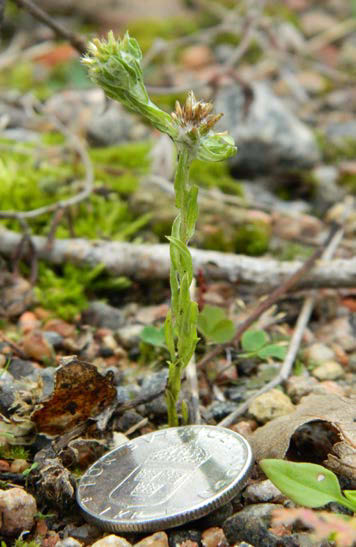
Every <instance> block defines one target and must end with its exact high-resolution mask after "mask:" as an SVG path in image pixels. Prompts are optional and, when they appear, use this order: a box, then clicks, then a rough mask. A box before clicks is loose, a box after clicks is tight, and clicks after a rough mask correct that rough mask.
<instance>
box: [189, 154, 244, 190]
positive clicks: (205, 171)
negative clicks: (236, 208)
mask: <svg viewBox="0 0 356 547" xmlns="http://www.w3.org/2000/svg"><path fill="white" fill-rule="evenodd" d="M190 178H191V180H192V181H193V182H195V183H196V184H198V185H199V186H202V187H203V188H220V190H222V191H223V192H225V193H226V194H233V195H235V196H240V197H241V196H243V189H242V186H241V185H240V184H239V183H238V182H237V180H236V179H234V178H233V177H232V176H231V175H230V173H229V168H228V164H227V162H216V163H211V162H207V161H200V160H195V161H193V163H192V167H191V170H190Z"/></svg>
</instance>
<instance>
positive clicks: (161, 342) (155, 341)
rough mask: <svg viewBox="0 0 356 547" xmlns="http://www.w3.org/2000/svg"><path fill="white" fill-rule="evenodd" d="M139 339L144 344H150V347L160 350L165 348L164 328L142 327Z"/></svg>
mask: <svg viewBox="0 0 356 547" xmlns="http://www.w3.org/2000/svg"><path fill="white" fill-rule="evenodd" d="M140 339H141V340H142V342H146V344H151V345H152V346H158V347H161V348H164V347H166V345H165V336H164V327H161V328H159V329H157V328H156V327H152V326H150V325H149V326H147V327H144V328H143V329H142V331H141V332H140Z"/></svg>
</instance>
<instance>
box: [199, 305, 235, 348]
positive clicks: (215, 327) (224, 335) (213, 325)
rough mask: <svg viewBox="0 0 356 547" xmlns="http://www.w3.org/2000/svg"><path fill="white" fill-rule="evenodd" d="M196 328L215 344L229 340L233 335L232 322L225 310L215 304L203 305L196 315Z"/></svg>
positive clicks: (233, 327) (208, 340)
mask: <svg viewBox="0 0 356 547" xmlns="http://www.w3.org/2000/svg"><path fill="white" fill-rule="evenodd" d="M197 326H198V330H199V332H200V333H201V334H202V335H203V336H204V338H205V339H206V340H207V342H213V343H215V344H224V343H225V342H229V341H230V340H231V339H232V338H233V337H234V335H235V330H236V329H235V325H234V323H233V322H232V321H231V320H230V319H228V318H227V317H226V314H225V311H224V310H223V309H222V308H218V307H216V306H204V309H203V310H202V311H201V312H200V313H199V316H198V324H197Z"/></svg>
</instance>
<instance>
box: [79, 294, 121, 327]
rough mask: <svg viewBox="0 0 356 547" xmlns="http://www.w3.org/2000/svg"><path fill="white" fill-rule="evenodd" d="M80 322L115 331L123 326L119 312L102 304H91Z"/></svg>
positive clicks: (97, 302)
mask: <svg viewBox="0 0 356 547" xmlns="http://www.w3.org/2000/svg"><path fill="white" fill-rule="evenodd" d="M82 322H83V323H84V324H87V325H92V326H93V327H103V328H106V329H111V330H115V329H118V328H120V327H121V326H122V325H123V324H124V316H123V314H122V312H121V311H120V310H118V309H117V308H114V307H113V306H109V305H108V304H105V303H104V302H100V301H95V302H91V303H90V305H89V307H88V308H87V309H86V310H84V311H83V313H82Z"/></svg>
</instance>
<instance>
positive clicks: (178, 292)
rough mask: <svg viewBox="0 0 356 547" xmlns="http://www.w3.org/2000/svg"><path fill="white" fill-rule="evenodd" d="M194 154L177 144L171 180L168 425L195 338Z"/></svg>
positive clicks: (175, 422) (174, 423)
mask: <svg viewBox="0 0 356 547" xmlns="http://www.w3.org/2000/svg"><path fill="white" fill-rule="evenodd" d="M193 158H194V150H192V148H191V147H190V146H188V145H186V144H180V145H179V147H178V165H177V171H176V177H175V181H174V189H175V193H176V207H177V209H178V215H177V217H176V219H175V221H174V223H173V226H172V234H171V237H170V238H169V241H170V254H171V271H170V283H171V300H172V304H171V311H170V312H169V314H168V315H167V319H166V324H165V335H166V342H167V346H168V348H169V351H170V356H171V360H170V362H169V374H168V381H167V388H166V401H167V408H168V425H170V426H177V425H178V414H177V408H176V405H177V401H178V397H179V393H180V386H181V375H182V371H183V369H184V368H185V367H186V366H187V365H188V363H189V361H190V359H191V357H192V355H193V353H194V350H195V346H196V343H197V340H198V338H197V330H196V323H197V314H198V309H197V305H196V303H195V302H193V301H192V300H191V298H190V294H189V287H190V285H191V283H192V279H193V265H192V257H191V255H190V252H189V249H188V242H189V240H190V238H191V237H192V235H193V233H194V229H195V222H196V218H197V215H198V205H197V187H195V186H191V185H190V184H189V169H190V165H191V162H192V160H193Z"/></svg>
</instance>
